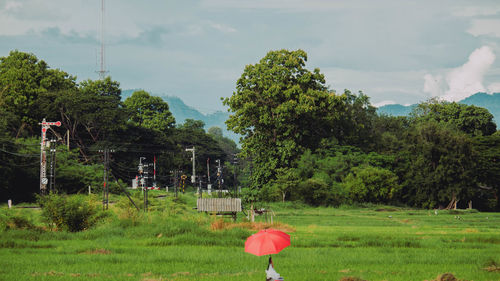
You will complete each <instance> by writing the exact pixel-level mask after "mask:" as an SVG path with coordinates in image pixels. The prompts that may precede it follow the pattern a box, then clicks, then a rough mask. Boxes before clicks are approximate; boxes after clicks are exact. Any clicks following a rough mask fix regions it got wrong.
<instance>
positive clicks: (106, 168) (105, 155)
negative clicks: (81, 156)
mask: <svg viewBox="0 0 500 281" xmlns="http://www.w3.org/2000/svg"><path fill="white" fill-rule="evenodd" d="M99 152H102V153H103V162H104V176H103V180H104V183H103V189H102V209H103V210H107V209H108V207H109V184H108V173H109V153H110V152H114V150H109V148H105V149H104V150H99Z"/></svg>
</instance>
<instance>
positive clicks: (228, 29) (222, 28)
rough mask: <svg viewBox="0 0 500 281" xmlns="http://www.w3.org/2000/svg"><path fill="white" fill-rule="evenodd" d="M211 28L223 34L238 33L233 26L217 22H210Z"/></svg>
mask: <svg viewBox="0 0 500 281" xmlns="http://www.w3.org/2000/svg"><path fill="white" fill-rule="evenodd" d="M210 26H211V27H212V28H214V29H216V30H218V31H220V32H222V33H233V32H236V31H237V30H236V29H235V28H233V27H231V26H228V25H224V24H220V23H215V22H210Z"/></svg>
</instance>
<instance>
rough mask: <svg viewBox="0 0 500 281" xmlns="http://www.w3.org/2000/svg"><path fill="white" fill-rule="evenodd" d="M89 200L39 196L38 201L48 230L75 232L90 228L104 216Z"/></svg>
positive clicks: (54, 195) (82, 196) (50, 195)
mask: <svg viewBox="0 0 500 281" xmlns="http://www.w3.org/2000/svg"><path fill="white" fill-rule="evenodd" d="M91 198H92V197H88V196H85V195H74V196H66V195H57V194H49V195H46V196H40V197H39V199H38V201H39V203H40V206H41V207H42V218H43V219H44V220H45V222H46V223H47V224H48V226H49V228H51V229H54V228H56V229H58V230H66V231H70V232H77V231H82V230H85V229H88V228H90V227H92V226H93V225H95V224H96V223H97V222H98V221H99V220H100V219H102V218H103V217H104V215H105V214H104V213H103V212H102V211H100V209H99V207H98V206H97V204H95V203H93V202H92V200H91Z"/></svg>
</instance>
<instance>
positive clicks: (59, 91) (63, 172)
mask: <svg viewBox="0 0 500 281" xmlns="http://www.w3.org/2000/svg"><path fill="white" fill-rule="evenodd" d="M44 118H45V119H46V120H47V121H60V122H61V126H60V127H55V126H52V127H51V128H50V129H49V132H48V133H47V135H48V136H49V138H54V139H55V140H56V141H57V144H58V146H57V157H56V178H57V181H56V187H57V190H58V192H64V193H78V192H86V191H87V189H88V187H89V186H90V187H91V188H92V189H93V190H94V191H99V190H100V189H101V187H102V185H103V173H104V172H103V164H102V160H103V159H102V154H100V153H99V150H102V149H104V148H108V149H112V150H113V151H114V152H113V153H112V156H111V157H112V161H111V163H110V169H111V172H112V174H113V177H112V178H111V180H112V182H111V188H112V189H114V190H115V191H118V190H119V189H118V186H117V182H120V181H123V184H124V185H126V186H130V181H131V179H133V178H135V177H136V175H137V173H138V171H137V170H138V169H137V166H138V164H139V158H140V157H145V161H147V162H148V163H153V161H154V160H155V159H156V160H157V166H156V173H157V181H158V185H159V186H162V187H164V186H165V185H168V184H171V183H170V180H171V174H170V171H171V170H180V171H183V172H184V173H186V174H189V175H190V173H189V171H191V163H192V162H191V160H190V156H191V154H190V153H187V152H185V148H186V147H192V146H195V147H196V158H197V167H196V168H197V171H198V172H199V174H198V175H197V176H200V175H205V174H207V173H206V169H207V165H206V163H207V162H206V161H207V159H211V161H212V166H213V163H214V162H215V160H216V159H220V160H221V161H222V163H224V162H225V161H228V160H231V159H232V157H233V155H234V154H236V153H237V152H238V148H237V146H236V143H234V141H232V140H230V139H228V138H225V137H224V136H222V131H221V130H217V129H218V128H210V130H209V131H208V132H207V131H205V129H204V126H205V124H204V123H203V122H202V121H198V120H189V119H188V120H185V122H183V123H182V124H178V123H176V120H175V118H174V116H173V115H172V113H171V112H170V110H169V105H168V104H167V103H166V102H164V101H163V99H161V98H160V97H156V96H153V95H151V94H149V93H147V92H146V91H142V90H140V91H136V92H134V93H133V94H132V96H130V97H128V98H127V99H125V100H122V98H121V89H120V83H119V82H117V81H114V80H112V79H111V77H106V78H105V79H102V80H90V79H89V80H84V81H82V82H80V83H77V82H76V77H75V76H72V75H70V74H68V73H66V72H64V71H62V70H59V69H51V68H50V67H49V66H48V64H47V63H46V62H44V61H43V60H39V59H38V58H37V57H36V56H35V55H34V54H30V53H24V52H20V51H11V52H10V54H9V55H8V56H6V57H1V58H0V140H1V142H0V143H1V145H0V178H1V179H2V180H0V194H1V195H0V197H1V200H2V201H4V200H7V199H14V200H15V201H29V200H33V199H34V194H36V193H38V192H39V181H40V124H39V123H40V122H41V121H42V119H44ZM230 165H231V164H230V163H229V162H227V165H226V166H230ZM227 170H228V173H231V169H227ZM151 172H152V168H151ZM115 179H116V180H115ZM200 179H201V180H202V181H204V182H206V181H207V179H206V178H203V177H200ZM212 181H213V179H212ZM231 182H232V177H228V182H227V184H231Z"/></svg>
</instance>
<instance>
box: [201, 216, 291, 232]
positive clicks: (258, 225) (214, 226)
mask: <svg viewBox="0 0 500 281" xmlns="http://www.w3.org/2000/svg"><path fill="white" fill-rule="evenodd" d="M233 228H242V229H249V230H254V231H259V230H262V229H268V228H273V229H277V230H281V231H284V232H295V228H294V227H292V226H290V225H288V224H285V223H280V222H275V223H265V222H228V221H225V220H223V219H216V220H214V221H212V223H211V224H210V229H211V230H214V231H215V230H224V229H233Z"/></svg>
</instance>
